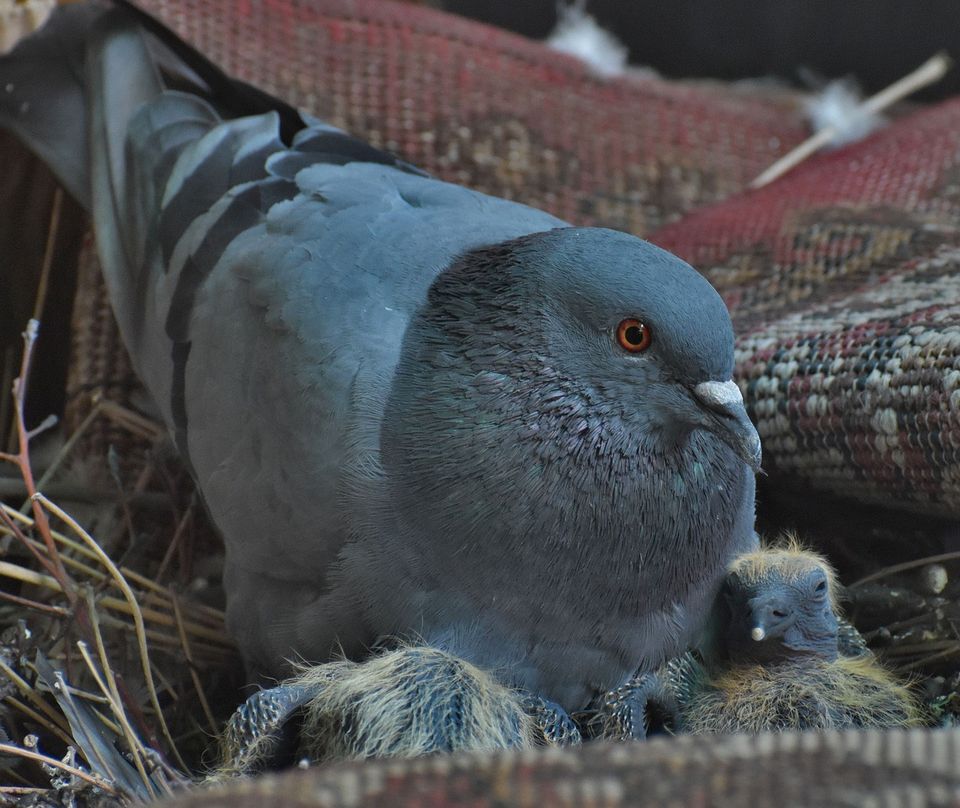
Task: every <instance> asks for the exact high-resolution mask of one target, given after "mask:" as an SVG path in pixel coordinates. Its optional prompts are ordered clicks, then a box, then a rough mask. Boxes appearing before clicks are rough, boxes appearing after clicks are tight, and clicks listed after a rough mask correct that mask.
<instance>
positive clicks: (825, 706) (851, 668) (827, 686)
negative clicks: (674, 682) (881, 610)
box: [671, 653, 921, 735]
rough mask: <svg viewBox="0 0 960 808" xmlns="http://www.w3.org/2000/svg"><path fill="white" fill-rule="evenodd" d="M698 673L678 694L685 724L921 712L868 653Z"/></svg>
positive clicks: (749, 724) (778, 727)
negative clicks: (682, 694)
mask: <svg viewBox="0 0 960 808" xmlns="http://www.w3.org/2000/svg"><path fill="white" fill-rule="evenodd" d="M693 664H696V663H692V662H691V661H690V660H687V661H686V664H685V665H684V663H683V662H679V663H676V662H675V663H671V665H672V666H673V670H672V671H671V673H672V674H673V675H674V676H677V675H679V676H682V677H693V676H697V675H698V672H695V671H693V670H691V669H690V668H691V667H692V665H693ZM681 666H684V667H681ZM699 675H700V676H701V677H702V678H701V680H700V682H699V683H697V685H695V686H693V687H690V686H688V687H687V690H688V692H689V693H690V696H689V698H688V699H687V700H686V701H680V702H679V713H680V727H679V729H680V730H681V731H683V732H688V733H693V734H698V735H709V734H716V735H719V734H727V733H732V732H751V733H756V732H768V731H782V730H788V729H847V728H868V727H878V728H884V727H906V726H916V725H918V724H919V723H920V720H921V714H920V710H919V709H918V707H917V705H916V703H915V700H914V698H913V696H912V695H911V693H910V691H909V689H908V688H907V687H905V686H904V685H903V684H901V683H900V682H898V681H897V680H896V678H895V677H894V676H892V675H891V674H890V673H888V672H887V671H886V670H884V669H883V668H882V667H881V666H880V665H879V664H878V662H877V661H876V659H875V658H874V657H873V655H872V654H869V653H868V654H865V655H863V656H860V657H839V658H838V659H836V660H834V661H832V662H828V661H826V660H822V659H803V660H792V661H789V662H783V663H781V664H778V665H760V664H755V665H733V666H730V667H728V668H726V669H725V670H721V671H718V672H716V673H715V674H713V675H710V674H706V671H704V670H702V669H701V671H700V672H699Z"/></svg>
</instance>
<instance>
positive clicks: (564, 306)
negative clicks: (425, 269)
mask: <svg viewBox="0 0 960 808" xmlns="http://www.w3.org/2000/svg"><path fill="white" fill-rule="evenodd" d="M732 371H733V331H732V327H731V324H730V317H729V315H728V313H727V310H726V308H725V306H724V303H723V301H722V299H721V298H720V296H719V295H718V294H717V292H716V291H715V290H714V289H713V287H712V286H710V284H709V283H708V282H707V281H706V280H705V279H704V278H703V277H702V276H701V275H699V274H698V273H697V272H696V271H695V270H694V269H693V268H691V267H690V266H689V265H687V264H685V263H684V262H683V261H681V260H680V259H678V258H676V257H675V256H673V255H671V254H670V253H668V252H666V251H664V250H661V249H659V248H658V247H655V246H653V245H652V244H649V243H647V242H645V241H642V240H641V239H638V238H635V237H633V236H630V235H627V234H624V233H620V232H617V231H613V230H606V229H600V228H560V229H556V230H551V231H545V232H541V233H534V234H531V235H527V236H523V237H521V238H518V239H515V240H512V241H507V242H503V243H500V244H497V245H494V246H491V247H487V248H482V249H477V250H474V251H472V252H468V253H466V254H465V255H462V256H461V257H460V258H459V259H457V260H456V261H455V262H454V263H453V264H452V265H451V266H449V267H447V268H446V269H445V270H444V271H443V272H441V273H440V274H439V275H438V276H437V277H436V279H435V280H434V282H433V284H432V286H431V288H430V290H429V292H428V295H427V299H426V302H425V304H424V305H423V306H421V308H420V310H419V311H418V312H417V313H416V315H415V316H414V318H413V320H412V322H411V323H410V325H409V326H408V328H407V332H406V334H405V337H404V343H403V346H402V350H401V357H400V360H399V362H398V366H397V371H396V374H395V377H394V382H393V387H392V389H391V394H390V400H389V402H388V404H387V415H386V417H385V420H384V424H383V427H382V430H381V434H380V447H381V459H382V462H383V464H384V466H385V470H386V472H387V473H386V477H387V478H388V479H389V480H390V484H391V485H393V486H399V489H398V488H394V489H393V490H392V492H391V501H392V502H395V503H409V504H410V505H409V507H411V508H412V509H414V510H415V512H413V513H410V514H409V519H408V521H418V522H423V521H425V520H427V521H431V522H432V524H430V526H429V527H426V528H424V530H428V531H430V532H432V533H433V534H434V535H436V533H437V532H440V533H443V534H454V535H458V536H464V535H466V534H472V535H473V536H474V538H477V539H478V540H479V536H481V535H482V534H483V533H484V532H487V533H489V532H491V531H502V532H506V531H508V530H512V531H514V532H515V533H516V534H517V535H520V536H524V535H537V536H553V537H556V538H555V541H558V542H563V541H565V540H567V541H572V540H573V537H574V535H581V536H582V535H587V534H589V535H612V536H620V537H624V539H623V540H624V541H626V537H627V536H630V537H631V540H632V541H636V536H635V534H636V532H637V530H638V529H639V527H640V526H639V524H638V520H639V519H640V518H645V519H647V520H649V522H650V524H652V522H653V521H656V520H670V519H672V518H673V517H672V514H676V519H675V520H674V522H673V524H672V525H671V526H669V527H668V528H667V532H670V531H672V532H673V533H674V534H675V535H671V537H670V539H669V540H670V541H674V542H678V543H680V544H686V543H694V544H698V543H702V542H703V539H701V538H699V537H698V536H697V535H696V530H695V528H696V527H697V526H698V524H699V521H698V520H701V521H702V522H703V524H704V531H703V532H704V533H706V532H707V530H708V528H707V527H706V525H707V524H708V523H710V520H712V519H717V520H721V521H722V520H725V519H732V518H733V516H732V514H734V513H735V511H736V510H737V508H738V507H739V500H738V499H736V497H739V496H740V491H741V490H742V489H741V488H740V483H739V481H740V480H742V479H743V478H744V475H745V474H748V473H750V472H749V470H748V469H747V468H746V467H747V466H749V467H751V468H753V469H756V468H757V466H758V464H759V461H760V442H759V438H758V436H757V432H756V430H755V429H754V427H753V425H752V424H751V423H750V421H749V419H748V417H747V414H746V411H745V408H744V405H743V401H742V398H741V397H740V393H739V390H738V389H737V388H736V385H735V384H734V383H733V382H732V381H731V379H730V377H731V373H732ZM724 483H728V484H726V485H724ZM694 489H696V490H694ZM664 491H665V493H663V492H664ZM653 497H656V499H653ZM401 507H403V506H401ZM691 514H692V515H691ZM657 531H658V532H660V528H659V527H657ZM681 534H682V535H681ZM649 541H655V539H652V538H651V539H649ZM663 541H667V538H666V537H664V538H663ZM468 543H475V542H468ZM499 546H501V547H502V546H503V545H502V544H500V545H499ZM665 546H666V545H665ZM639 549H640V551H641V553H643V552H644V549H643V547H642V546H641V547H640V548H639ZM621 552H622V549H621ZM633 552H634V553H636V547H635V548H634V550H633ZM723 552H726V548H723ZM713 553H717V554H719V553H720V550H718V549H714V548H711V549H710V550H709V551H708V552H705V553H703V554H701V556H700V557H698V559H697V564H699V565H703V567H712V565H713V564H717V565H719V566H718V567H717V569H718V570H722V568H723V565H724V564H725V563H726V561H727V558H726V557H723V558H720V557H719V555H718V557H717V558H716V559H715V558H713V555H712V554H713ZM687 561H688V559H685V558H683V557H682V556H678V558H677V559H676V560H671V561H670V562H669V563H670V564H676V565H677V566H682V565H683V564H684V563H685V562H687ZM610 563H613V551H612V550H611V562H610ZM637 563H639V562H637ZM700 569H701V568H700V567H696V568H695V569H693V571H690V572H688V573H683V574H685V575H687V576H688V578H689V579H690V585H691V586H693V585H694V583H693V582H694V581H696V582H697V583H699V584H702V583H703V582H702V580H698V577H699V575H700V574H701V573H700ZM678 574H680V573H678ZM657 580H658V581H659V580H660V579H659V578H657ZM634 588H636V587H634ZM677 594H678V593H675V592H666V593H664V597H665V598H667V599H669V598H670V597H671V596H672V595H677Z"/></svg>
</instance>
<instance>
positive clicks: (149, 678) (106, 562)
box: [33, 492, 189, 771]
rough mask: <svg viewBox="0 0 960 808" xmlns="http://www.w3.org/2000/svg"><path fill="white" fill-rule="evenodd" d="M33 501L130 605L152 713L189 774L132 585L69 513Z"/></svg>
mask: <svg viewBox="0 0 960 808" xmlns="http://www.w3.org/2000/svg"><path fill="white" fill-rule="evenodd" d="M33 497H34V499H35V500H36V501H37V502H38V503H39V504H40V505H42V506H43V507H44V508H47V509H48V510H49V511H50V512H51V513H53V514H54V516H56V517H57V518H59V519H62V520H63V521H64V522H66V524H67V525H69V526H70V529H71V530H72V531H73V532H74V533H75V534H76V535H77V536H79V537H80V538H81V539H83V541H84V542H86V543H87V545H88V546H89V547H90V549H91V550H93V551H94V552H95V553H96V554H97V555H98V557H99V558H100V562H101V563H102V564H103V566H105V567H106V568H107V569H108V570H109V572H110V574H111V576H112V577H113V579H114V581H115V582H116V584H117V586H119V587H120V590H121V591H122V592H123V596H124V598H126V600H127V603H129V604H130V609H131V617H133V623H134V630H135V633H136V637H137V645H138V647H139V649H140V665H141V667H142V668H143V676H144V679H145V683H146V685H147V692H148V693H149V695H150V703H151V704H152V705H153V709H154V710H156V713H157V716H156V717H157V721H158V722H159V724H160V729H161V731H162V733H163V737H164V738H165V739H166V741H167V743H168V744H170V751H171V753H172V754H173V756H174V757H175V758H176V759H177V763H178V764H179V765H180V766H181V768H182V769H183V771H189V767H188V766H187V764H186V763H185V762H184V760H183V758H182V757H181V756H180V751H179V750H178V749H177V747H176V744H174V742H173V738H172V736H171V735H170V729H169V727H167V720H166V719H165V718H164V717H163V711H162V710H161V709H160V701H159V699H158V698H157V688H156V686H155V685H154V682H153V672H152V671H151V669H150V652H149V650H148V648H147V638H146V630H145V627H144V624H143V614H142V613H141V611H140V606H139V604H138V603H137V599H136V596H135V595H134V594H133V590H132V589H131V588H130V585H129V584H128V583H127V582H126V580H125V579H124V577H123V575H121V574H120V570H118V569H117V567H116V566H115V565H114V563H113V561H112V560H111V559H110V556H108V555H107V554H106V553H105V552H103V550H102V549H101V547H100V545H99V544H97V543H96V541H94V539H93V537H92V536H90V534H89V533H87V531H85V530H84V529H83V528H82V527H81V526H80V524H79V522H77V521H76V520H75V519H74V518H73V517H72V516H70V514H68V513H67V512H66V511H64V510H62V509H61V508H60V507H59V506H57V505H56V503H53V502H51V501H50V500H48V499H47V498H46V497H45V496H44V495H43V494H41V493H39V492H38V493H36V494H34V495H33Z"/></svg>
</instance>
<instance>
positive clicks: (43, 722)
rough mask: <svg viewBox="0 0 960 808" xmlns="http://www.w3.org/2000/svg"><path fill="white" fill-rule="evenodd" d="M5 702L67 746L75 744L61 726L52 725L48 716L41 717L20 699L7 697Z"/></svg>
mask: <svg viewBox="0 0 960 808" xmlns="http://www.w3.org/2000/svg"><path fill="white" fill-rule="evenodd" d="M4 702H6V703H7V704H10V705H12V706H13V707H15V708H16V709H17V710H19V711H20V712H21V713H23V714H24V715H25V716H27V717H28V718H29V719H30V720H31V721H36V722H37V723H38V724H40V726H42V727H46V728H47V729H48V730H49V731H50V732H52V733H53V734H54V735H56V736H57V737H58V738H59V739H60V740H61V741H63V742H64V743H65V744H66V745H67V746H70V745H71V744H73V743H75V741H74V740H73V739H72V738H71V737H70V735H69V734H68V733H67V732H66V730H63V729H60V727H59V726H57V725H56V724H54V723H52V722H51V721H50V720H49V719H48V718H47V717H46V716H43V715H41V714H40V713H38V712H37V711H36V710H34V709H33V708H32V707H29V706H28V705H26V704H24V703H23V702H22V701H20V699H15V698H14V697H13V696H7V697H6V698H5V699H4Z"/></svg>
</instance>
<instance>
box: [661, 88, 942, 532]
mask: <svg viewBox="0 0 960 808" xmlns="http://www.w3.org/2000/svg"><path fill="white" fill-rule="evenodd" d="M958 223H960V100H955V101H950V102H947V103H944V104H942V105H940V106H938V107H935V108H931V109H929V110H925V111H923V112H920V113H917V114H915V115H912V116H911V117H909V118H907V119H904V120H902V121H900V122H898V123H896V124H894V125H892V126H890V127H889V128H888V129H886V130H884V131H882V132H880V133H878V134H876V135H874V136H873V137H871V138H869V139H868V140H866V141H863V142H862V143H859V144H856V145H854V146H851V147H848V148H846V149H843V150H842V151H838V152H835V153H833V154H826V155H822V156H820V157H818V158H815V159H813V160H811V161H809V162H808V163H806V164H804V165H802V166H801V167H799V168H798V169H796V170H795V171H794V172H793V173H791V174H790V175H788V176H786V177H784V178H783V179H781V180H779V181H777V182H775V183H773V184H772V185H770V186H768V187H767V188H764V189H761V190H760V191H756V192H753V193H747V194H744V195H742V196H739V197H737V198H735V199H731V200H728V201H726V202H724V203H723V204H720V205H717V206H714V207H711V208H708V209H706V210H702V211H700V212H698V213H694V214H691V215H689V216H687V217H686V218H685V219H683V220H682V221H681V222H678V223H677V224H675V225H673V226H670V227H667V228H665V229H663V230H661V231H660V232H659V233H656V234H654V236H653V240H654V241H656V242H657V243H659V244H661V245H663V246H664V247H666V248H667V249H670V250H672V251H674V252H676V253H678V254H680V255H682V256H683V257H685V258H687V259H688V260H690V261H691V262H693V263H694V264H695V265H696V266H697V267H698V268H699V269H701V270H702V271H704V272H705V273H706V275H707V276H708V277H709V278H710V280H711V281H712V282H713V283H714V284H715V285H716V286H717V288H718V289H720V291H721V293H722V294H724V295H725V297H726V299H727V302H728V303H729V305H730V307H731V310H732V312H733V316H734V320H735V323H736V325H737V330H738V334H739V340H738V352H737V363H738V364H737V374H738V378H739V380H740V383H741V386H742V387H743V390H744V394H745V397H746V398H747V401H748V404H749V406H750V408H751V412H752V415H753V417H754V419H755V421H756V422H757V424H758V427H759V429H760V433H761V436H762V437H763V439H764V451H765V455H766V458H767V460H766V463H765V465H767V466H768V468H769V469H770V470H771V471H772V472H773V473H775V474H779V475H790V476H799V477H802V478H804V479H805V480H808V481H810V482H811V483H813V484H814V485H816V486H819V487H821V488H826V489H829V490H831V491H833V492H835V493H839V494H843V495H848V496H853V497H856V498H858V499H860V500H863V501H867V502H875V503H880V504H886V505H900V506H906V507H910V508H914V509H917V510H921V511H924V512H934V513H942V514H946V515H954V516H955V515H957V514H958V513H960V465H958V462H960V277H958V269H960V226H958Z"/></svg>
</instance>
